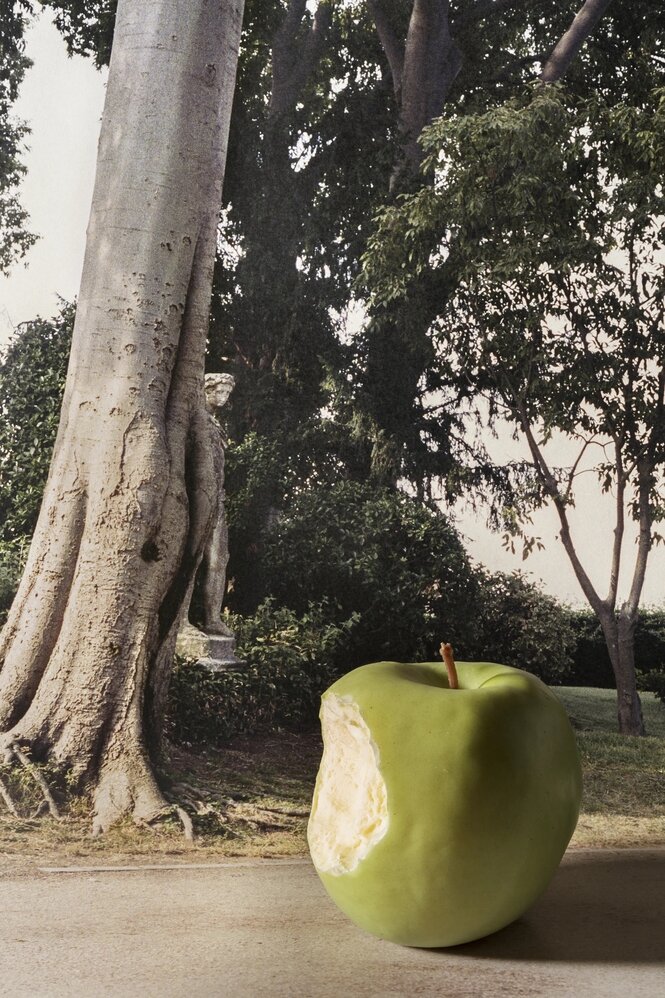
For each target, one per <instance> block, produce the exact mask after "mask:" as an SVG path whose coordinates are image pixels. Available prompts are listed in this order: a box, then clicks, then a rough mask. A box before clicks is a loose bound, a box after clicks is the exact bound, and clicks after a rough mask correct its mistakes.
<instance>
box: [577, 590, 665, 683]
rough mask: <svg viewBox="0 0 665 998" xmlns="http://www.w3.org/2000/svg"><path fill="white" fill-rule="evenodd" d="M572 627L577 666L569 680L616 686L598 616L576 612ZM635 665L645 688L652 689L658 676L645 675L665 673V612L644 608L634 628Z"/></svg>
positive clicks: (588, 612)
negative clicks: (649, 681) (648, 679)
mask: <svg viewBox="0 0 665 998" xmlns="http://www.w3.org/2000/svg"><path fill="white" fill-rule="evenodd" d="M573 626H574V629H575V634H576V639H577V640H576V645H575V653H574V668H573V674H572V677H571V680H570V685H573V686H596V687H600V688H601V689H615V688H616V683H615V681H614V673H613V672H612V664H611V662H610V657H609V654H608V651H607V645H606V644H605V638H604V637H603V632H602V630H601V627H600V624H599V623H598V621H597V619H596V617H595V616H594V615H593V614H592V613H591V611H588V610H578V611H575V613H574V616H573ZM635 667H636V669H637V672H638V675H639V676H641V677H643V678H642V679H641V681H640V685H641V686H642V688H643V689H653V692H657V690H656V689H655V688H654V684H655V685H657V682H658V681H657V679H656V678H654V679H653V680H651V685H648V683H646V681H645V679H644V677H645V676H646V675H650V676H653V677H657V676H658V675H659V674H665V611H663V610H641V611H640V615H639V620H638V623H637V629H636V631H635Z"/></svg>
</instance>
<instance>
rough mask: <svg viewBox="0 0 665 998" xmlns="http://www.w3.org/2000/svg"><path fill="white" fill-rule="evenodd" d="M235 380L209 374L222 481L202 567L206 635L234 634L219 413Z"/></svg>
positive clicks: (209, 402)
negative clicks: (229, 616) (228, 619)
mask: <svg viewBox="0 0 665 998" xmlns="http://www.w3.org/2000/svg"><path fill="white" fill-rule="evenodd" d="M234 387H235V381H234V379H233V376H232V375H230V374H206V376H205V389H206V405H207V409H208V413H209V418H210V420H211V422H212V423H213V424H214V426H213V429H214V432H213V434H212V436H213V439H217V440H219V446H218V447H216V448H215V454H214V456H213V460H214V464H215V475H216V478H217V481H218V482H219V509H218V511H217V521H216V523H215V526H214V528H213V530H212V533H211V535H210V539H209V540H208V543H207V545H206V548H205V551H204V552H203V559H202V561H201V566H200V568H199V582H200V586H201V597H202V608H203V620H202V624H203V630H204V631H205V632H206V634H222V635H225V636H227V637H230V636H231V632H230V631H229V629H228V627H226V626H225V625H224V624H223V623H222V620H221V612H222V605H223V603H224V593H225V591H226V566H227V565H228V561H229V528H228V523H227V520H226V510H225V508H224V449H225V447H226V437H225V435H224V431H223V430H222V427H221V424H220V420H219V413H220V412H221V410H222V409H223V408H224V406H225V405H226V403H227V402H228V400H229V398H230V396H231V392H232V391H233V389H234Z"/></svg>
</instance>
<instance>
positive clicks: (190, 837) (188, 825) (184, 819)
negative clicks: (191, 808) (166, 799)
mask: <svg viewBox="0 0 665 998" xmlns="http://www.w3.org/2000/svg"><path fill="white" fill-rule="evenodd" d="M170 814H175V815H176V816H177V818H178V819H179V820H180V824H181V825H182V830H183V832H184V834H185V839H186V840H187V842H193V841H194V825H193V824H192V819H191V818H190V816H189V815H188V814H187V812H186V811H185V809H184V807H180V805H179V804H172V805H171V806H170V807H168V808H165V810H164V811H163V812H162V813H161V814H158V815H157V816H156V817H155V818H153V819H152V821H149V822H147V824H149V825H152V824H154V823H155V822H156V821H159V820H160V819H161V818H167V817H168V816H169V815H170Z"/></svg>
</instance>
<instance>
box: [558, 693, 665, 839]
mask: <svg viewBox="0 0 665 998" xmlns="http://www.w3.org/2000/svg"><path fill="white" fill-rule="evenodd" d="M554 692H555V693H556V694H557V695H558V696H559V697H560V698H561V700H562V701H563V704H564V706H565V708H566V710H567V711H568V714H569V716H570V719H571V721H572V723H573V727H574V728H575V732H576V734H577V743H578V745H579V749H580V755H581V757H582V767H583V771H584V796H583V799H582V813H581V815H580V820H579V823H578V826H577V830H576V832H575V835H574V837H573V841H572V845H573V846H630V845H656V844H658V845H665V705H663V704H662V703H660V701H658V700H656V698H655V696H654V695H653V694H652V693H643V694H641V699H642V708H643V712H644V721H645V724H646V728H647V732H648V737H647V738H624V737H622V736H621V735H619V734H617V732H616V723H617V722H616V693H615V692H614V691H613V690H596V689H586V688H576V687H561V688H556V689H555V691H554Z"/></svg>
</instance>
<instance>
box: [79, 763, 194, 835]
mask: <svg viewBox="0 0 665 998" xmlns="http://www.w3.org/2000/svg"><path fill="white" fill-rule="evenodd" d="M94 805H95V806H94V815H93V827H92V834H93V835H95V836H96V835H101V834H102V833H103V832H106V831H108V829H109V828H110V827H111V826H112V825H114V824H115V823H116V822H117V821H120V820H121V819H122V818H124V817H125V816H126V815H130V816H131V817H132V818H133V820H134V823H135V824H137V825H141V826H143V827H144V828H146V827H147V828H149V827H151V826H154V825H155V824H156V823H157V822H158V821H160V820H162V819H164V818H167V817H169V816H175V817H177V818H178V820H179V821H180V824H181V825H182V828H183V832H184V836H185V839H186V840H187V841H188V842H192V841H193V840H194V827H193V825H192V820H191V818H190V816H189V815H188V814H187V812H186V811H185V809H184V808H183V807H181V806H180V805H179V804H172V803H170V802H169V801H167V800H166V798H165V797H164V795H163V793H162V791H161V790H160V788H159V787H158V785H157V782H156V780H155V777H154V774H153V773H152V770H151V769H150V766H149V764H148V762H147V760H146V758H145V757H144V755H143V754H142V753H141V752H139V751H135V752H131V753H129V755H128V757H127V758H125V759H123V760H122V762H117V761H114V760H111V761H110V762H109V763H108V764H107V766H106V768H105V769H104V770H103V772H102V774H101V776H100V779H99V782H98V784H97V787H96V790H95V794H94Z"/></svg>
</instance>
